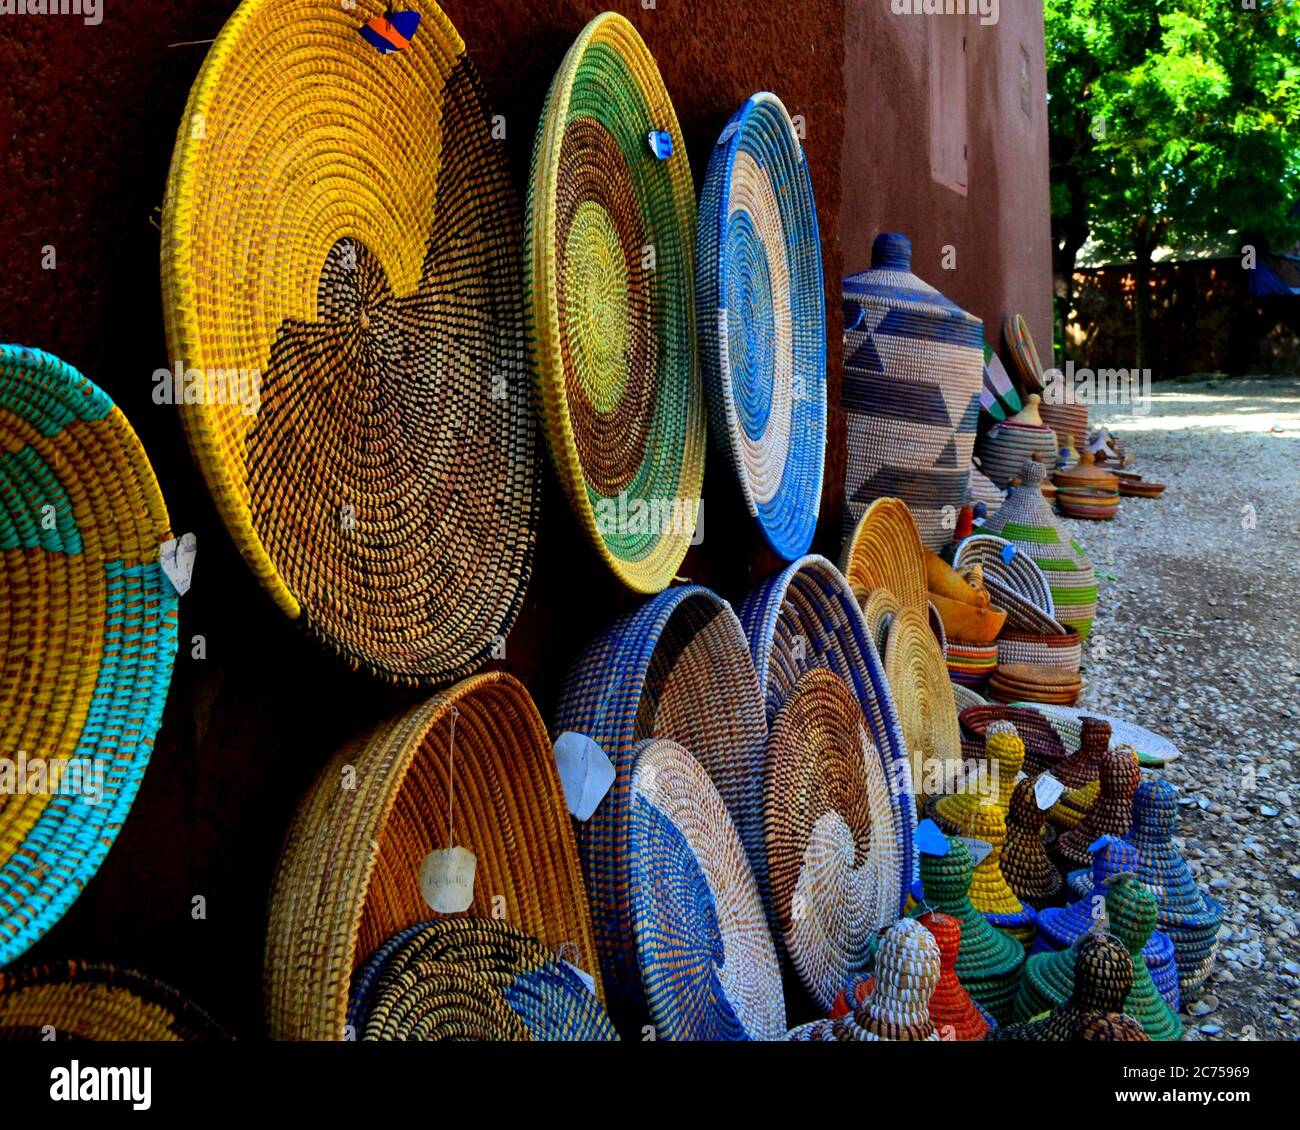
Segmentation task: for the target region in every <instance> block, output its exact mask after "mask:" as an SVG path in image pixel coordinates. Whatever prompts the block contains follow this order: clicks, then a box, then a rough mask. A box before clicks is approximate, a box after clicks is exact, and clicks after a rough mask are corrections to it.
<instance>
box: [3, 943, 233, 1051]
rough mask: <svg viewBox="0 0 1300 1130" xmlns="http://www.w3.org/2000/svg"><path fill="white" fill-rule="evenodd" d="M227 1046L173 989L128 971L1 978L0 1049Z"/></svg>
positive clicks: (39, 968)
mask: <svg viewBox="0 0 1300 1130" xmlns="http://www.w3.org/2000/svg"><path fill="white" fill-rule="evenodd" d="M51 1032H52V1033H53V1038H54V1039H56V1040H74V1041H75V1040H92V1041H111V1040H132V1041H136V1040H148V1041H152V1042H166V1043H174V1042H197V1041H203V1040H228V1039H230V1037H229V1036H228V1035H227V1034H226V1032H225V1031H224V1030H223V1029H222V1028H221V1026H220V1025H219V1024H217V1022H216V1021H215V1020H213V1019H212V1017H210V1016H209V1015H208V1014H207V1013H206V1012H204V1011H203V1010H202V1009H201V1008H199V1007H198V1006H197V1005H194V1004H192V1003H190V1002H189V1001H188V1000H186V999H185V998H184V997H182V996H181V995H180V993H178V992H177V991H176V990H175V989H172V988H170V987H169V986H167V985H164V984H163V983H162V982H160V981H155V980H154V979H153V978H151V977H145V976H143V975H141V974H139V973H134V972H132V971H131V970H128V969H116V968H114V967H112V966H110V965H95V964H88V963H85V962H79V961H61V962H54V963H51V964H49V965H33V966H27V967H25V968H22V969H14V970H8V971H5V972H3V973H0V1043H6V1042H11V1041H15V1042H16V1041H26V1042H36V1041H44V1040H48V1039H50V1038H51Z"/></svg>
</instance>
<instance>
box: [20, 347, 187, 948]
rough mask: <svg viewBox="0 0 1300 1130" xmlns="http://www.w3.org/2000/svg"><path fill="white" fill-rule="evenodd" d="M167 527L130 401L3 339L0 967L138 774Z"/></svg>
mask: <svg viewBox="0 0 1300 1130" xmlns="http://www.w3.org/2000/svg"><path fill="white" fill-rule="evenodd" d="M171 536H172V534H171V530H170V528H169V525H168V518H167V508H166V506H165V504H164V503H163V497H162V493H161V491H160V490H159V487H158V481H157V479H156V478H155V477H154V473H153V469H152V467H150V465H149V459H148V457H147V456H146V455H145V451H144V448H143V447H142V446H141V445H140V441H139V439H137V438H136V434H135V432H134V431H133V430H132V429H131V425H130V424H129V423H128V422H127V420H126V417H125V416H123V415H122V412H121V410H120V409H118V408H117V407H116V406H115V405H114V404H113V402H112V400H110V399H109V398H108V396H106V395H105V394H104V393H103V392H102V391H101V390H100V389H98V388H97V387H96V386H95V385H94V384H93V383H92V382H91V381H89V380H87V379H86V378H85V377H84V376H82V375H81V373H79V372H78V371H77V370H76V369H74V368H73V367H72V366H71V365H68V364H65V363H64V362H62V361H60V360H58V359H57V358H56V357H52V356H50V355H49V354H48V353H42V352H40V351H39V350H35V349H24V348H22V347H20V346H15V345H0V758H4V759H5V760H6V761H8V762H10V766H9V767H8V768H9V769H11V770H12V773H13V779H12V782H11V783H7V787H6V788H5V790H4V794H0V966H3V965H5V964H7V963H9V962H11V961H13V960H14V959H15V958H17V957H18V956H19V955H21V954H22V953H23V952H24V951H25V950H26V949H27V948H28V947H29V946H31V945H33V944H34V943H35V942H36V941H37V940H39V939H40V938H41V937H42V936H43V935H44V934H45V932H46V931H47V930H49V929H50V927H51V926H53V925H54V924H55V923H56V922H58V921H59V919H60V918H62V917H63V914H64V912H65V911H66V910H67V909H68V907H69V906H71V905H72V903H73V901H74V900H75V899H76V897H77V896H78V895H79V894H80V893H81V890H82V888H83V887H85V885H86V884H87V883H88V882H90V880H91V879H92V878H93V877H94V875H95V872H96V871H97V870H98V869H99V865H100V864H101V863H102V862H103V861H104V857H105V856H106V855H107V854H108V850H109V848H110V847H111V846H112V844H113V841H114V839H115V838H116V836H117V833H118V831H119V830H120V829H121V827H122V824H123V822H124V821H125V820H126V817H127V814H128V813H129V812H130V810H131V804H132V802H133V801H134V800H135V795H136V792H137V791H138V790H139V788H140V782H141V781H142V780H143V778H144V772H145V768H146V766H147V765H148V763H149V756H150V754H151V752H152V750H153V741H154V735H155V734H156V733H157V731H158V727H159V725H160V724H161V722H162V714H163V706H164V703H165V702H166V699H167V688H168V686H169V685H170V683H171V676H172V664H173V662H174V661H175V658H176V615H177V612H176V610H177V603H178V601H177V595H176V590H175V589H174V588H172V585H171V582H170V581H168V580H167V578H166V576H165V575H164V573H163V570H162V566H161V564H160V559H159V558H160V554H159V546H160V545H161V544H162V543H163V542H165V541H167V540H169V539H170V538H171ZM19 773H21V774H23V776H22V777H19V776H18V774H19ZM6 776H10V774H9V773H6ZM38 782H39V784H38Z"/></svg>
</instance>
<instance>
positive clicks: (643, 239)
mask: <svg viewBox="0 0 1300 1130" xmlns="http://www.w3.org/2000/svg"><path fill="white" fill-rule="evenodd" d="M651 131H665V132H667V133H668V134H669V135H670V136H671V138H672V146H673V153H672V156H671V157H669V158H668V159H667V160H662V161H661V160H659V159H658V158H657V157H656V156H655V155H654V153H652V152H651V150H650V147H649V144H648V141H647V137H648V134H649V133H650V132H651ZM525 254H526V272H525V277H526V285H527V293H528V314H529V337H530V342H531V345H532V352H533V364H534V367H535V370H536V374H537V380H538V384H539V387H540V390H541V404H542V413H543V417H544V419H545V424H546V435H547V439H548V441H549V445H550V451H551V461H552V463H553V464H554V465H555V470H556V474H557V475H558V477H559V480H560V483H561V484H562V485H563V487H564V491H565V493H566V495H567V496H568V499H569V504H570V506H571V507H572V508H573V512H574V514H575V515H576V516H577V519H578V522H579V524H580V525H581V527H582V529H583V530H584V532H585V533H586V535H587V537H588V539H589V540H590V541H591V544H592V545H593V546H594V547H595V549H596V551H597V553H598V554H599V555H600V557H601V558H602V560H604V561H605V563H606V564H607V565H608V566H609V567H610V569H611V570H613V572H614V573H615V575H616V576H617V577H618V578H619V579H620V580H621V581H622V582H623V583H624V584H626V585H627V586H628V587H629V588H631V589H634V590H635V591H637V592H642V593H656V592H659V591H661V590H662V589H663V588H665V587H666V586H667V585H668V582H669V581H671V580H672V578H673V575H674V574H675V573H676V571H677V568H678V566H679V565H680V564H681V562H682V558H683V557H685V555H686V550H687V547H688V546H689V544H690V541H691V539H692V537H693V535H694V530H695V522H696V517H697V510H698V503H699V497H700V488H701V486H702V484H703V481H704V458H705V408H704V391H703V385H702V383H701V380H700V371H699V361H698V354H697V350H696V334H695V301H694V283H695V190H694V186H693V185H692V182H691V170H690V164H689V162H688V160H687V156H686V146H685V143H684V142H683V140H682V133H681V130H680V128H679V127H678V124H677V115H676V114H675V113H674V112H673V107H672V103H671V102H670V101H669V98H668V92H667V91H666V90H665V89H664V84H663V80H662V79H661V78H660V77H659V70H658V68H657V67H656V66H655V62H654V59H653V58H652V56H651V55H650V52H649V50H648V49H647V48H646V45H645V44H644V43H643V42H642V40H641V37H640V36H639V35H638V34H637V33H636V29H635V28H633V27H632V25H631V24H630V23H628V21H627V20H626V19H625V18H624V17H622V16H620V15H618V14H616V13H613V12H606V13H604V14H603V15H601V16H597V17H596V19H594V20H592V21H591V23H589V24H588V25H587V27H586V28H585V29H584V30H583V32H582V34H581V35H579V37H578V39H577V41H576V42H575V43H574V44H573V46H572V47H571V48H570V49H569V52H568V54H567V55H566V56H565V57H564V62H563V63H562V64H561V66H560V69H559V71H558V73H557V74H556V76H555V78H554V80H553V81H552V83H551V89H550V93H549V94H548V95H547V98H546V107H545V110H544V111H543V115H542V121H541V125H540V127H539V129H538V133H537V140H536V144H535V146H534V149H533V162H532V176H531V181H530V184H529V190H528V217H527V230H526V235H525Z"/></svg>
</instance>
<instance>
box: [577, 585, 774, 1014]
mask: <svg viewBox="0 0 1300 1130" xmlns="http://www.w3.org/2000/svg"><path fill="white" fill-rule="evenodd" d="M556 724H557V725H556V728H557V731H566V730H569V731H575V732H577V733H581V734H586V735H587V736H588V737H590V738H591V739H592V740H593V741H594V742H596V744H597V745H599V746H600V747H601V748H602V749H603V750H604V751H605V754H606V755H607V756H608V757H609V759H610V760H611V761H612V762H613V763H614V769H615V774H616V775H615V779H614V784H613V787H612V788H611V790H610V792H609V794H608V795H607V796H606V797H605V798H604V800H603V801H602V802H601V803H600V805H599V807H597V809H596V811H595V812H594V813H593V814H592V816H591V818H590V819H589V820H587V821H586V822H585V823H583V824H580V825H579V826H578V849H579V854H580V856H581V858H582V870H583V877H584V879H585V880H586V887H587V894H588V897H589V898H590V900H591V909H592V921H593V925H594V926H595V930H596V944H597V947H598V949H599V952H600V960H601V969H602V971H603V973H604V975H605V990H606V994H607V998H608V1002H609V1008H610V1014H611V1015H612V1016H613V1018H614V1021H615V1023H616V1024H618V1025H619V1027H620V1029H622V1030H623V1031H625V1032H629V1033H636V1032H639V1030H640V1027H641V1026H642V1025H643V1024H644V1023H645V1022H646V1017H647V1015H648V1005H647V1001H646V996H645V990H644V988H643V986H642V982H641V976H640V971H639V969H638V966H637V958H636V950H635V944H634V939H633V931H632V921H631V919H630V917H629V911H628V898H627V891H628V889H629V887H630V885H631V874H630V854H629V834H630V833H629V819H630V818H629V812H630V806H631V803H632V791H631V787H632V786H631V782H632V760H633V749H634V747H635V746H636V744H637V743H638V742H641V741H644V740H646V739H649V738H669V739H671V740H673V741H675V742H678V743H679V744H680V745H682V746H683V747H685V748H686V749H688V750H689V751H690V752H691V754H692V755H693V756H694V757H695V759H696V760H697V761H699V763H700V764H701V765H702V766H703V767H704V769H705V771H706V772H707V773H708V774H709V778H710V779H711V780H712V782H713V784H714V786H715V787H716V788H717V790H718V792H719V794H721V796H722V799H723V800H724V802H725V803H726V805H727V808H728V811H729V812H730V813H731V817H732V820H733V821H734V823H735V825H736V829H737V831H738V832H739V834H740V839H741V842H742V843H743V844H744V845H745V850H746V853H747V855H749V858H750V860H751V861H752V863H753V865H754V867H755V870H756V871H757V870H758V868H759V866H761V860H762V858H763V853H762V837H763V773H762V758H763V747H764V743H765V741H766V740H767V722H766V718H765V716H764V712H763V698H762V694H761V692H760V690H759V685H758V676H757V675H756V674H755V672H754V665H753V661H752V659H751V658H750V651H749V643H748V640H747V639H746V636H745V633H744V630H743V629H742V628H741V625H740V621H739V620H738V619H737V618H736V614H735V613H734V612H733V611H732V610H731V606H730V605H729V604H728V603H727V602H726V601H725V600H723V599H722V598H721V597H719V596H717V595H716V594H715V593H713V592H711V591H710V590H709V589H706V588H702V587H701V586H699V585H684V586H682V587H680V588H674V589H668V590H666V591H665V592H662V593H660V594H659V595H658V596H654V597H651V598H650V599H649V600H647V601H646V602H645V603H644V604H643V605H642V606H641V607H640V608H638V609H636V610H635V611H634V612H631V613H629V614H628V615H626V616H624V617H622V618H621V619H619V620H617V621H615V622H614V623H613V624H611V625H610V626H609V628H608V629H606V631H605V632H604V634H603V635H601V636H600V637H599V638H598V639H596V640H595V641H593V642H592V643H591V644H590V645H588V647H587V648H586V649H585V650H584V651H583V653H582V655H581V656H579V658H578V661H577V663H576V664H575V665H574V667H573V669H572V670H571V671H570V672H569V675H568V678H567V680H566V682H565V687H564V691H563V693H562V695H561V699H560V706H559V710H558V712H557V718H556ZM761 882H762V878H761V876H760V883H761Z"/></svg>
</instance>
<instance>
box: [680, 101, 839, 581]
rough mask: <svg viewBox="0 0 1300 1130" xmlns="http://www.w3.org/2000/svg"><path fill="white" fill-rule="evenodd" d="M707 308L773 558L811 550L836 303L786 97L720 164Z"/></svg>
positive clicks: (707, 209)
mask: <svg viewBox="0 0 1300 1130" xmlns="http://www.w3.org/2000/svg"><path fill="white" fill-rule="evenodd" d="M695 304H696V311H697V314H698V320H699V335H700V360H701V364H702V366H703V371H704V379H705V388H706V390H707V392H708V401H709V421H710V425H711V427H712V429H713V436H714V440H715V442H716V443H717V445H718V446H719V447H720V448H721V449H722V451H723V452H724V454H726V455H727V457H728V458H729V459H730V462H731V465H732V468H733V470H734V471H735V474H736V478H737V481H738V483H739V485H740V490H741V494H742V495H743V497H744V500H745V505H746V506H747V507H748V509H749V513H750V515H751V516H752V517H754V518H755V519H756V520H757V522H758V524H759V528H760V529H761V530H762V532H763V536H764V537H765V538H766V539H767V542H768V544H769V545H770V546H771V547H772V549H773V550H774V551H775V552H777V553H779V554H780V555H781V556H782V557H783V558H784V559H785V560H787V561H791V560H793V559H794V558H796V557H801V556H802V555H803V554H805V553H807V552H808V547H809V546H810V545H812V539H813V533H814V530H815V529H816V526H817V514H818V511H819V509H820V505H821V493H822V472H823V466H824V463H825V456H826V303H825V297H824V282H823V278H822V255H821V236H820V233H819V230H818V225H817V207H816V203H815V202H814V200H813V191H812V179H811V177H810V176H809V173H808V163H807V159H806V157H805V156H804V152H803V149H802V147H801V146H800V144H799V138H798V135H797V134H796V133H795V128H794V125H793V124H792V122H791V120H790V115H789V114H788V113H787V112H786V108H785V106H784V105H782V103H781V100H780V99H779V98H777V97H776V95H774V94H767V93H762V94H755V95H754V96H753V97H752V98H750V99H749V100H748V101H746V102H745V104H744V105H743V106H741V107H740V109H739V110H737V111H736V112H735V113H734V114H733V115H732V116H731V120H730V121H729V122H728V123H727V126H726V128H725V129H724V130H723V131H722V136H721V137H720V138H719V139H718V143H717V145H716V146H715V147H714V150H713V155H712V156H711V157H710V159H709V170H708V174H707V176H706V177H705V180H704V192H703V194H702V195H701V197H700V211H699V227H698V234H697V236H696V260H695Z"/></svg>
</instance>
